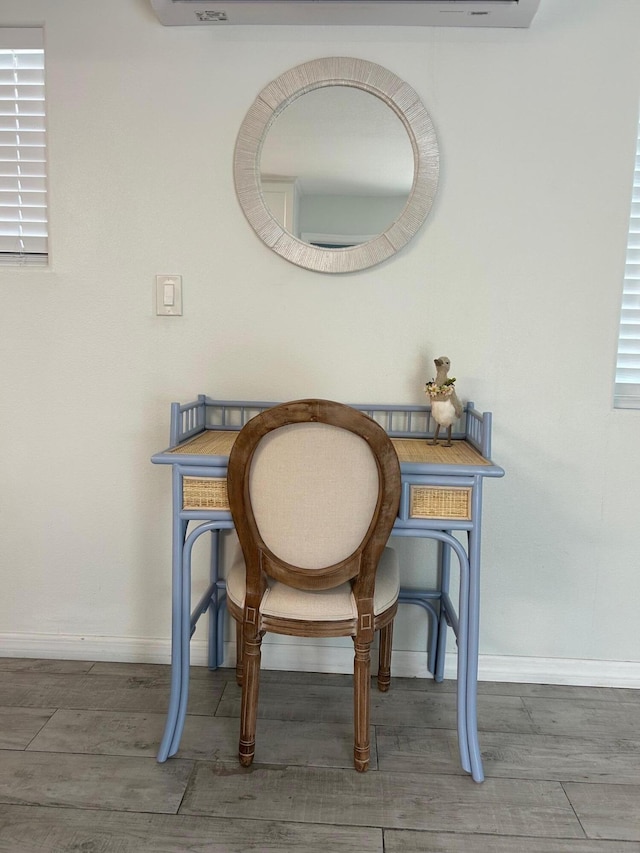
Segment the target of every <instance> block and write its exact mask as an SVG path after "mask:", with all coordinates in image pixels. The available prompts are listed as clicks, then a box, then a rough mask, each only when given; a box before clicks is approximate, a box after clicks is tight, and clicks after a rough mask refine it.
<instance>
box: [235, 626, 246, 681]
mask: <svg viewBox="0 0 640 853" xmlns="http://www.w3.org/2000/svg"><path fill="white" fill-rule="evenodd" d="M243 646H244V642H243V633H242V622H240V620H239V619H236V684H239V685H240V687H242V676H243V672H244V649H243Z"/></svg>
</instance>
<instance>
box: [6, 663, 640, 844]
mask: <svg viewBox="0 0 640 853" xmlns="http://www.w3.org/2000/svg"><path fill="white" fill-rule="evenodd" d="M168 678H169V672H168V668H167V667H162V666H151V665H143V664H116V663H113V664H109V663H90V662H81V661H51V660H22V659H12V658H2V659H0V851H3V853H4V851H9V853H36V851H37V853H43V851H46V853H59V851H60V853H62V851H65V853H66V852H67V851H74V853H78V851H81V853H183V851H190V853H194V851H195V853H247V851H268V853H285V851H286V853H293V851H296V853H382V851H386V853H418V851H420V853H462V851H464V853H631V852H632V851H640V691H635V690H622V689H620V690H615V689H609V688H580V687H558V686H544V685H526V684H495V683H483V684H481V688H480V690H481V695H480V697H479V718H480V728H481V746H482V752H483V756H484V763H485V772H486V777H487V778H486V781H485V782H484V783H483V784H481V785H478V784H476V783H474V782H473V781H472V780H471V779H470V778H469V777H468V776H467V775H465V774H463V773H462V772H461V770H460V766H459V761H458V754H457V741H456V734H455V694H454V692H453V691H454V683H453V682H445V683H444V684H441V685H436V684H434V683H433V682H431V681H424V680H417V679H396V680H394V682H393V685H392V689H391V692H390V693H387V694H379V693H378V692H377V691H376V690H375V689H374V690H373V691H372V714H371V719H372V725H373V745H374V750H373V761H372V769H371V771H370V772H369V773H365V774H359V773H356V772H355V770H353V769H352V765H351V749H352V729H351V715H352V705H351V701H352V700H351V696H352V694H351V679H350V677H348V676H341V675H322V674H311V673H306V674H300V673H282V672H265V673H263V680H262V686H261V687H262V689H261V696H260V715H261V718H260V720H259V727H258V747H257V753H256V762H255V764H254V766H253V767H252V768H250V769H249V770H243V769H241V768H240V767H239V765H238V764H237V761H236V758H235V753H236V744H237V735H238V719H237V717H238V710H239V689H238V687H237V686H236V684H235V681H234V678H233V673H232V672H231V671H230V670H219V671H218V672H215V673H211V672H209V671H208V670H206V669H204V668H194V670H193V673H192V678H191V697H190V705H189V716H188V719H187V724H186V728H185V733H184V737H183V741H182V747H181V750H180V753H179V755H178V756H177V757H175V758H172V759H170V760H169V761H168V762H166V764H164V765H158V764H157V763H156V761H155V758H154V755H155V751H156V749H157V746H158V742H159V740H160V737H161V733H162V728H163V722H164V709H165V707H166V704H167V698H168Z"/></svg>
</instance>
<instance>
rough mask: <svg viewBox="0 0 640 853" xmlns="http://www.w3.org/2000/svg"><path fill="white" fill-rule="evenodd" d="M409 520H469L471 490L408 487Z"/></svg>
mask: <svg viewBox="0 0 640 853" xmlns="http://www.w3.org/2000/svg"><path fill="white" fill-rule="evenodd" d="M410 495H411V497H410V500H409V518H441V519H443V521H444V520H456V521H470V520H471V488H466V487H463V488H459V487H454V488H448V487H447V486H410Z"/></svg>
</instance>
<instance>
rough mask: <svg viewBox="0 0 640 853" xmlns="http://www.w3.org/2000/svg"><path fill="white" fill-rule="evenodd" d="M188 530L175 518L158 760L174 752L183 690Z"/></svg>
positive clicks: (183, 523)
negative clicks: (165, 701) (165, 700)
mask: <svg viewBox="0 0 640 853" xmlns="http://www.w3.org/2000/svg"><path fill="white" fill-rule="evenodd" d="M186 533H187V522H186V521H184V520H183V519H181V518H174V522H173V545H172V594H171V692H170V695H169V708H168V710H167V720H166V723H165V727H164V734H163V736H162V741H161V742H160V748H159V749H158V755H157V760H158V761H159V762H161V763H162V762H164V761H166V760H167V758H168V757H169V755H170V754H171V755H172V754H173V753H171V751H170V750H171V744H172V741H173V737H174V733H175V729H176V722H177V719H178V712H179V708H180V696H181V691H182V643H183V641H182V634H183V631H182V621H183V615H182V614H183V607H182V573H183V566H182V552H183V548H184V540H185V536H186Z"/></svg>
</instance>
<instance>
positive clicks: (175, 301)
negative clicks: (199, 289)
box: [156, 275, 182, 317]
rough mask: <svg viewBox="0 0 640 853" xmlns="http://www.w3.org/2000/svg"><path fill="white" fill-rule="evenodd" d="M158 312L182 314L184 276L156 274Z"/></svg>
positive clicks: (160, 314) (159, 313) (161, 314)
mask: <svg viewBox="0 0 640 853" xmlns="http://www.w3.org/2000/svg"><path fill="white" fill-rule="evenodd" d="M156 314H157V315H158V316H160V317H179V316H180V315H181V314H182V276H181V275H157V276H156Z"/></svg>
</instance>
